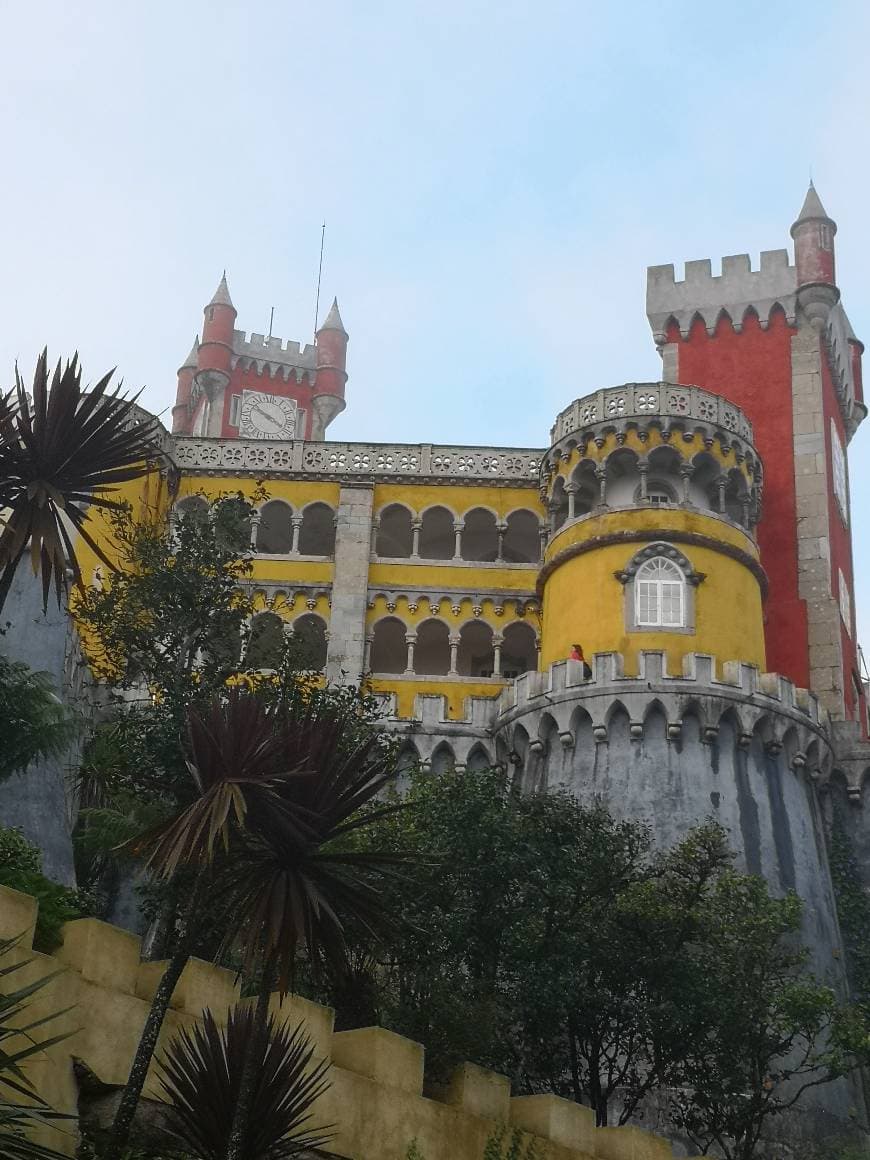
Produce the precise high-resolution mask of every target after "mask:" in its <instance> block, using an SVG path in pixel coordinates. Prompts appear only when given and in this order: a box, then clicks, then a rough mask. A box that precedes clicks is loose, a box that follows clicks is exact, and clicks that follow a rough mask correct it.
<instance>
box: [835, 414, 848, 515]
mask: <svg viewBox="0 0 870 1160" xmlns="http://www.w3.org/2000/svg"><path fill="white" fill-rule="evenodd" d="M831 473H832V475H833V477H834V495H835V496H836V497H837V506H838V507H839V509H840V515H841V516H842V517H843V523H844V524H848V523H849V485H848V484H847V482H846V453H845V452H844V451H843V444H842V443H841V442H840V434H839V432H838V431H837V424H836V423H835V422H834V420H833V419H832V420H831Z"/></svg>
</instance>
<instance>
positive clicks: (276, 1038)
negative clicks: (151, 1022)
mask: <svg viewBox="0 0 870 1160" xmlns="http://www.w3.org/2000/svg"><path fill="white" fill-rule="evenodd" d="M253 1035H254V1013H253V1011H252V1010H251V1008H250V1007H249V1006H245V1005H237V1006H236V1007H233V1008H232V1009H231V1010H230V1012H229V1016H228V1019H227V1025H226V1028H225V1029H224V1028H221V1027H220V1026H218V1023H217V1021H216V1019H215V1017H214V1015H212V1013H211V1011H209V1010H206V1011H204V1012H203V1016H202V1022H201V1023H200V1024H199V1025H197V1026H194V1027H193V1028H191V1029H190V1030H188V1029H184V1030H182V1031H180V1032H179V1033H178V1035H177V1036H176V1037H175V1039H173V1040H172V1041H171V1042H170V1044H169V1045H168V1047H167V1048H166V1051H165V1053H164V1055H163V1058H162V1059H161V1060H160V1062H159V1064H158V1067H159V1071H160V1083H161V1085H162V1087H163V1090H164V1092H165V1094H166V1096H167V1098H168V1100H169V1104H170V1112H169V1114H168V1117H167V1121H168V1122H167V1126H168V1128H169V1131H170V1133H171V1134H172V1136H174V1137H175V1139H176V1140H177V1141H178V1143H179V1145H180V1146H181V1147H182V1148H183V1149H184V1151H185V1152H186V1153H188V1154H190V1155H191V1156H194V1157H196V1158H197V1160H224V1156H225V1155H226V1147H227V1140H228V1138H229V1134H230V1128H231V1125H232V1118H233V1108H234V1107H235V1106H236V1103H237V1100H238V1092H239V1084H240V1081H241V1077H242V1072H243V1070H244V1065H245V1061H246V1059H247V1056H248V1051H249V1047H250V1044H251V1041H252V1038H253ZM313 1055H314V1047H313V1044H312V1042H311V1040H310V1038H309V1037H308V1036H307V1035H306V1034H305V1033H304V1031H303V1028H302V1024H301V1023H300V1024H299V1025H298V1026H297V1027H295V1028H294V1029H293V1030H290V1028H289V1027H286V1026H283V1025H278V1024H276V1022H275V1021H274V1019H270V1020H269V1021H268V1024H267V1026H266V1034H265V1036H264V1037H263V1039H262V1047H261V1049H260V1050H259V1052H258V1054H257V1061H256V1062H257V1067H256V1070H257V1075H258V1079H259V1082H258V1085H257V1091H256V1094H255V1097H254V1104H253V1109H252V1111H253V1114H252V1116H251V1120H250V1124H251V1129H250V1131H249V1132H248V1134H247V1135H246V1137H245V1140H244V1142H243V1145H242V1156H243V1157H244V1160H289V1158H290V1157H293V1156H300V1155H302V1154H305V1155H309V1151H308V1150H309V1149H310V1148H321V1147H322V1146H323V1145H324V1144H326V1143H327V1142H328V1141H329V1139H330V1138H331V1135H332V1133H331V1132H330V1131H329V1130H328V1129H325V1128H319V1127H312V1126H311V1125H310V1120H311V1107H312V1105H313V1104H314V1102H315V1100H317V1099H318V1097H319V1096H321V1095H322V1094H323V1092H325V1091H326V1089H327V1088H328V1087H329V1081H328V1080H327V1078H326V1074H327V1072H328V1071H329V1064H328V1063H326V1062H321V1063H318V1064H317V1065H316V1066H314V1067H312V1066H311V1063H312V1057H313Z"/></svg>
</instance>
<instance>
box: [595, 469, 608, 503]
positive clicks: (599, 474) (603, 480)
mask: <svg viewBox="0 0 870 1160" xmlns="http://www.w3.org/2000/svg"><path fill="white" fill-rule="evenodd" d="M595 478H596V479H597V480H598V502H599V504H600V505H601V507H607V467H606V465H605V464H603V463H602V464H600V466H598V467H596V468H595Z"/></svg>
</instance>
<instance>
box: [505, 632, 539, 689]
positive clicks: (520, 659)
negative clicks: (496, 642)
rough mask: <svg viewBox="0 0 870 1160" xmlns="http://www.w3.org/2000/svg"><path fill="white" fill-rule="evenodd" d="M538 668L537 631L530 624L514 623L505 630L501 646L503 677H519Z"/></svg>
mask: <svg viewBox="0 0 870 1160" xmlns="http://www.w3.org/2000/svg"><path fill="white" fill-rule="evenodd" d="M537 667H538V651H537V644H536V641H535V630H534V629H533V628H532V626H531V625H530V624H523V623H522V621H514V623H513V624H509V625H508V626H507V628H506V629H505V630H504V636H503V638H502V646H501V675H502V676H503V677H518V676H519V675H520V674H521V673H527V672H533V671H534V670H535V669H536V668H537Z"/></svg>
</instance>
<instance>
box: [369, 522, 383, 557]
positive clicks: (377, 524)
mask: <svg viewBox="0 0 870 1160" xmlns="http://www.w3.org/2000/svg"><path fill="white" fill-rule="evenodd" d="M380 526H381V521H380V519H379V518H378V517H377V516H375V518H374V519H373V520H372V542H371V549H370V551H371V554H372V555H373V556H377V554H378V529H379V528H380Z"/></svg>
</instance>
